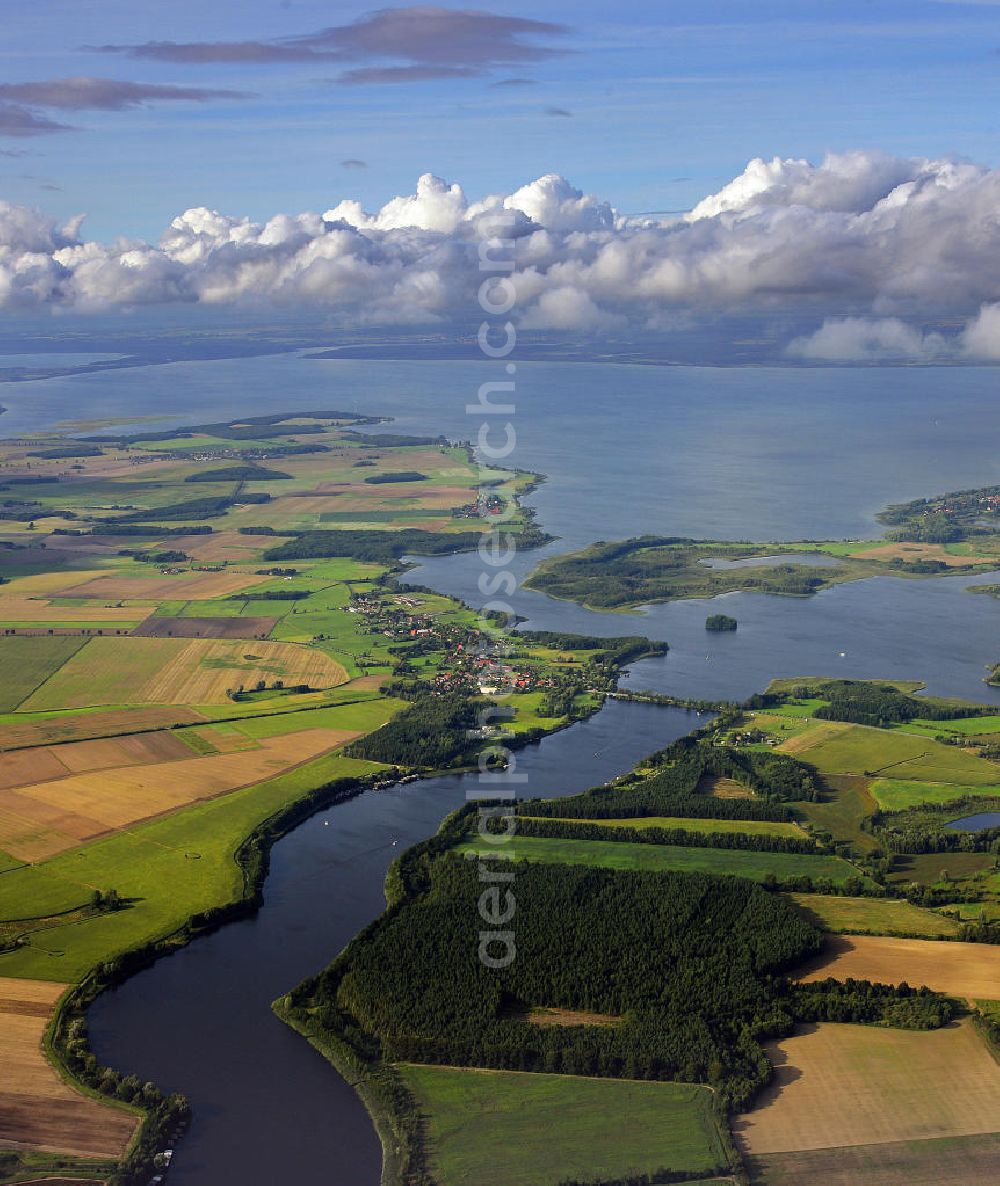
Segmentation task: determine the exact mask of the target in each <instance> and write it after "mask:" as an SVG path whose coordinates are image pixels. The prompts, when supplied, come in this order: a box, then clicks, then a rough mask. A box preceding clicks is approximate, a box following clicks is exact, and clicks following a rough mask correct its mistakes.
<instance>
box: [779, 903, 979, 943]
mask: <svg viewBox="0 0 1000 1186" xmlns="http://www.w3.org/2000/svg"><path fill="white" fill-rule="evenodd" d="M788 896H789V897H790V898H791V899H792V900H793V901H794V902H795V903H796V904H797V905H798V906H800V907H801V908H802V909H803V910H805V911H806V912H807V913H808V915H809V917H810V919H811V921H813V922H814V923H815V925H816V926H818V927H820V929H821V930H825V931H834V932H842V933H849V932H854V933H860V934H872V935H899V936H911V935H918V936H921V937H923V938H925V939H939V938H940V939H946V938H950V937H952V936H953V935H956V934H957V933H958V929H959V928H958V923H957V922H956V921H955V920H954V919H952V918H947V917H945V916H944V915H943V914H935V913H934V911H933V910H924V909H922V908H921V907H920V906H914V905H913V904H912V903H911V902H904V901H900V900H899V899H896V898H848V897H843V896H841V895H838V894H789V895H788Z"/></svg>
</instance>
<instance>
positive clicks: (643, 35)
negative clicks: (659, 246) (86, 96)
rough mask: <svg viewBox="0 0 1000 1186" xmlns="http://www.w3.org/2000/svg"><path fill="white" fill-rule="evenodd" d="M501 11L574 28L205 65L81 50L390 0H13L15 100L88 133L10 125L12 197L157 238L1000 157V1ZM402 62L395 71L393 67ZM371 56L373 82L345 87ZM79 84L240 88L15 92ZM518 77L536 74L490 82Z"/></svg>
mask: <svg viewBox="0 0 1000 1186" xmlns="http://www.w3.org/2000/svg"><path fill="white" fill-rule="evenodd" d="M450 7H451V8H452V9H454V10H460V8H461V6H459V5H452V6H450ZM487 8H488V11H490V12H492V13H494V14H496V15H497V16H498V17H513V18H520V19H524V20H534V21H538V22H541V23H542V24H551V25H557V26H563V27H564V29H565V31H563V32H553V33H548V32H539V33H532V32H528V33H525V34H521V35H517V36H515V37H514V38H513V40H514V41H515V42H518V43H520V45H521V46H523V47H526V50H525V52H523V53H522V54H520V55H519V53H518V49H517V48H516V46H515V47H514V48H513V49H512V50H510V51H509V52H507V53H506V54H505V53H504V47H503V46H502V45H497V47H496V48H497V53H498V56H500V57H501V58H502V57H504V56H506V57H508V58H509V59H511V60H509V61H507V62H503V61H500V62H497V63H492V64H491V63H489V62H485V63H484V62H482V61H481V56H482V55H481V54H480V53H479V52H478V51H479V50H480V49H481V48H482V47H481V46H479V45H475V46H471V47H470V46H468V45H462V44H455V45H452V46H449V44H448V43H447V42H448V38H447V35H446V34H445V35H442V36H441V37H440V38H434V36H433V34H432V38H433V39H434V40H439V41H440V42H441V44H439V45H438V47H437V60H436V61H434V60H430V61H429V60H428V51H433V50H434V47H433V46H429V47H428V46H417V47H416V52H417V53H418V60H417V61H416V62H413V61H411V60H407V59H406V58H405V57H404V56H402V54H400V55H399V56H389V55H390V52H391V51H392V50H394V49H395V50H399V51H405V49H406V45H405V42H406V35H405V30H402V31H400V33H399V34H398V36H397V41H396V42H391V41H388V39H387V38H386V39H383V41H382V42H381V43H380V42H379V41H378V40H377V39H376V38H370V39H369V40H370V42H374V44H367V45H366V44H365V43H364V41H363V39H362V44H361V45H359V46H356V47H355V48H354V49H353V50H352V49H351V48H350V47H344V46H341V47H340V52H341V53H344V52H346V53H347V54H348V55H351V54H353V57H352V56H348V57H345V58H344V59H343V60H338V59H337V57H336V56H334V53H330V56H328V57H323V56H321V55H322V52H323V49H327V52H328V53H329V51H330V47H324V46H320V47H319V52H318V53H317V52H316V51H315V50H314V51H313V52H314V57H313V58H312V59H309V58H305V60H292V61H288V60H282V58H281V56H280V55H279V54H278V53H275V54H274V55H273V60H270V61H267V60H257V61H247V60H236V61H232V60H230V61H224V60H223V61H218V60H216V61H200V62H199V61H191V60H183V55H178V56H180V57H181V59H182V60H169V58H168V59H167V60H163V59H161V58H156V57H134V56H131V55H130V54H129V53H127V52H117V53H108V52H105V53H99V52H94V51H93V50H92V49H91V50H88V49H87V48H86V47H88V46H90V47H103V46H111V45H118V46H129V45H133V46H143V45H145V44H147V43H150V42H168V41H172V42H176V43H182V44H183V43H220V42H221V43H233V42H237V43H238V42H253V41H258V42H273V43H276V46H277V48H280V45H281V43H284V45H286V46H287V45H288V44H289V42H288V41H287V40H286V39H293V38H300V37H307V36H308V35H311V34H316V33H317V32H318V31H320V30H323V29H329V28H331V27H335V26H345V25H346V26H349V25H351V24H352V23H353V22H356V21H359V20H360V21H362V22H363V21H365V20H366V18H367V19H368V20H369V21H370V20H371V14H372V13H373V12H376V11H377V9H376V8H375V7H374V6H369V5H364V4H361V5H359V4H353V3H338V2H333V3H329V2H327V3H318V2H316V0H278V2H273V0H212V2H211V3H206V2H205V0H171V2H170V3H169V4H164V3H154V2H152V0H35V2H33V3H30V4H14V3H9V4H5V5H4V10H5V11H4V36H3V46H2V48H0V55H2V59H0V60H2V72H0V77H2V79H3V82H4V84H5V85H6V89H4V88H3V87H0V104H2V103H4V102H5V101H6V103H7V104H8V105H17V106H19V107H20V108H22V109H27V110H29V111H30V112H33V113H36V114H37V116H38V118H39V120H40V122H43V123H44V122H53V123H57V124H63V125H67V126H71V127H73V128H74V129H78V130H74V131H66V132H43V133H42V134H39V135H0V151H4V152H11V151H13V152H23V153H25V154H26V155H24V156H16V157H0V179H2V183H0V192H2V195H3V197H4V198H6V199H7V200H8V201H11V202H18V203H27V204H31V205H40V206H42V207H43V208H44V209H46V210H48V211H51V212H52V213H53V214H55V215H56V216H58V217H63V218H65V217H69V216H70V215H71V214H75V213H78V212H81V211H86V212H87V214H88V224H87V225H88V233H89V234H92V235H94V236H96V237H99V238H107V237H109V236H111V235H114V234H128V235H137V236H142V237H144V238H149V237H153V236H156V235H158V234H159V233H160V231H161V230H162V229H163V227H164V226H165V225H166V224H167V223H168V222H169V220H170V219H171V218H172V217H173V216H174V215H175V214H176V213H177V212H178V211H180V210H184V209H186V208H188V207H191V206H201V205H205V206H209V207H212V208H215V209H219V210H222V211H225V212H227V213H230V214H234V215H249V216H251V217H253V218H258V219H263V218H267V217H268V216H270V215H271V214H273V213H274V212H275V211H279V210H281V211H295V212H297V211H301V210H318V209H325V208H327V207H329V206H331V205H335V204H336V202H337V201H338V200H340V199H341V198H343V197H352V198H358V199H360V200H361V201H362V202H363V203H365V204H366V205H370V206H374V205H381V204H382V203H383V202H384V201H386V200H387V199H388V198H390V197H392V196H393V195H395V194H403V193H409V192H411V190H412V188H413V185H414V183H415V181H416V179H417V177H418V176H419V175H420V174H422V173H426V172H432V173H436V174H438V175H439V176H442V177H444V178H447V179H448V180H452V181H454V180H457V181H460V182H461V184H462V185H463V187H464V188H465V190H466V192H467V193H468V194H470V196H479V195H481V194H483V193H486V192H489V191H491V190H511V189H515V188H517V186H519V185H522V184H524V183H525V182H527V181H530V180H532V179H534V178H535V177H538V176H540V175H542V174H545V173H550V172H556V173H560V174H562V175H563V176H565V177H567V178H569V179H570V180H571V181H572V182H573V183H574V184H575V185H577V186H579V187H580V188H582V189H583V190H585V191H587V192H593V193H597V194H600V195H601V196H602V197H603V198H605V199H606V200H608V201H609V202H611V203H612V204H613V205H614V206H615V207H616V208H617V209H619V210H621V211H624V212H629V213H635V212H644V211H662V210H680V209H685V208H688V207H690V206H693V205H694V204H695V203H696V202H697V201H699V200H700V199H701V198H702V197H703V196H704V195H705V194H707V193H710V192H712V191H714V190H716V189H718V188H719V187H720V186H721V185H722V184H723V183H724V182H726V181H727V180H729V179H730V178H731V177H733V176H735V175H736V174H737V173H739V172H740V171H741V170H742V168H743V167H744V165H745V164H746V162H747V161H748V160H749V159H750V158H752V157H755V156H764V157H770V156H773V155H776V154H777V155H780V156H792V157H796V156H806V157H810V158H817V157H821V156H822V155H823V153H824V152H826V151H829V150H835V151H838V150H848V149H859V148H875V149H879V150H881V151H883V152H888V153H892V154H898V155H904V156H908V155H920V156H939V155H944V154H958V155H960V156H965V157H969V158H971V159H974V160H977V161H980V162H983V163H985V164H990V165H996V164H1000V5H995V4H991V3H942V2H939V0H905V2H903V3H895V2H892V3H887V2H882V0H866V2H863V3H858V2H856V0H838V2H837V3H830V2H829V0H819V2H816V0H785V2H777V3H776V2H774V0H755V2H754V3H748V2H747V0H699V2H697V3H691V2H688V0H646V2H644V3H636V2H635V0H624V2H618V3H615V4H609V3H607V2H606V0H601V2H600V3H595V2H594V0H582V2H578V3H573V4H569V3H566V2H553V0H535V2H534V3H532V4H531V5H528V4H525V3H514V4H511V3H503V2H495V3H492V4H489V5H488V6H487ZM397 23H399V22H397ZM486 34H487V37H488V34H489V30H488V29H487V30H486ZM387 42H388V44H387ZM380 50H384V51H386V52H384V53H381V52H379V51H380ZM421 53H422V55H423V59H424V60H423V61H421V60H419V55H421ZM546 54H551V56H545V55H546ZM536 55H537V56H536ZM519 56H520V60H518V58H519ZM413 66H416V67H417V69H418V70H419V68H420V67H423V68H424V69H425V70H426V69H427V67H428V66H431V67H433V66H436V67H438V68H451V69H453V70H456V71H461V70H463V69H464V70H468V71H469V74H468V75H464V76H463V75H462V74H457V75H455V76H451V77H444V78H435V77H426V78H420V77H419V75H418V77H416V78H414V77H412V76H411V75H408V74H407V73H406V70H405V68H406V67H413ZM399 67H404V71H403V73H402V74H397V75H396V76H393V75H392V74H391V73H390V74H388V75H387V74H386V73H385V70H386V69H388V70H389V71H390V72H391V71H392V70H394V69H395V70H398V68H399ZM364 70H370V71H372V72H373V73H372V75H371V76H370V77H371V79H372V80H371V81H358V82H355V83H354V84H353V85H351V84H350V83H349V82H345V81H344V77H345V75H350V74H351V73H352V72H354V73H356V72H358V71H364ZM428 72H429V73H430V72H431V71H428ZM412 73H416V72H415V71H411V74H412ZM80 77H86V78H99V79H111V80H115V81H121V82H128V83H133V84H140V85H141V86H154V87H178V88H189V89H193V90H209V91H212V90H215V91H234V92H243V93H244V96H245V97H226V96H219V97H215V98H213V97H207V98H203V99H194V100H187V99H184V98H177V97H175V98H171V99H163V98H160V99H157V98H155V97H154V98H151V99H149V100H145V101H144V102H143V104H142V105H139V106H134V107H129V108H126V109H124V110H100V109H96V110H95V109H88V108H87V107H86V106H79V107H77V108H74V106H73V96H69V97H67V98H66V99H65V100H64V101H66V102H68V103H69V104H70V106H63V107H46V106H44V105H41V106H37V107H36V106H34V105H33V104H32V103H30V102H26V101H24V99H23V98H22V97H21V94H20V93H19V92H18V91H17V90H16V87H17V86H18V85H19V84H33V83H39V82H46V81H51V80H56V79H67V78H80ZM387 77H394V80H393V81H384V79H385V78H387ZM514 79H525V80H531V81H530V83H528V82H526V83H525V84H524V85H515V86H498V85H496V84H497V83H502V82H505V81H507V82H509V81H510V80H514ZM338 80H339V81H338ZM12 86H13V87H14V88H15V89H14V90H11V89H10V88H11V87H12ZM26 97H27V98H29V99H30V98H32V97H38V96H32V95H31V93H30V92H28V94H27V96H26ZM40 97H41V98H43V99H44V98H45V97H46V96H45V95H44V93H43V94H42V95H41V96H40ZM84 101H85V100H83V99H81V100H80V102H81V103H82V102H84ZM564 112H565V113H566V114H561V113H564ZM4 126H5V125H4V121H3V119H2V109H0V130H2V129H3V127H4ZM343 162H364V164H363V165H362V164H360V163H358V164H353V165H351V164H348V165H345V164H344V163H343ZM57 187H58V188H57Z"/></svg>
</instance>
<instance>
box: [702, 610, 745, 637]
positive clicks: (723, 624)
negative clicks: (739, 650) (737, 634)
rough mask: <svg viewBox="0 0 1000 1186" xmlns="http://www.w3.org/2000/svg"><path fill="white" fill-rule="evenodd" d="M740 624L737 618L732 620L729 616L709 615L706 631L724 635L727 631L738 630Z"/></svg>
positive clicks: (706, 621) (706, 620)
mask: <svg viewBox="0 0 1000 1186" xmlns="http://www.w3.org/2000/svg"><path fill="white" fill-rule="evenodd" d="M738 625H739V623H738V622H737V621H736V619H735V618H731V617H730V616H729V615H728V614H709V616H708V617H707V618H706V619H705V629H706V630H711V631H712V632H713V633H716V634H724V633H725V632H726V631H733V630H735V629H736V628H737V626H738Z"/></svg>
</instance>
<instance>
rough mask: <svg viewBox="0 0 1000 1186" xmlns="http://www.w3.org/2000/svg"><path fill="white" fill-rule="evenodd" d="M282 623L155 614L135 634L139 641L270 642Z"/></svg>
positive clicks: (273, 619)
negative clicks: (278, 625)
mask: <svg viewBox="0 0 1000 1186" xmlns="http://www.w3.org/2000/svg"><path fill="white" fill-rule="evenodd" d="M277 621H278V619H277V618H276V617H274V618H262V617H253V618H251V617H243V616H242V615H237V616H233V617H228V616H226V617H221V616H220V617H213V618H189V617H183V616H182V617H177V618H171V617H167V616H166V615H162V616H161V615H159V614H152V615H151V616H150V617H148V618H147V619H146V620H145V622H143V623H142V625H141V626H139V627H138V628H137V629H136V630H135V631H133V634H134V635H135V637H138V638H266V637H267V636H268V635H269V634H270V633H271V631H272V630H273V629H274V626H275V623H276V622H277Z"/></svg>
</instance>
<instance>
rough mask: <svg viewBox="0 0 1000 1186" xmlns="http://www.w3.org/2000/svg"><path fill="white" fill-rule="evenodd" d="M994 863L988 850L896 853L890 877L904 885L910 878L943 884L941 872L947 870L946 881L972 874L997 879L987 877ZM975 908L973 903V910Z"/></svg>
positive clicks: (965, 878) (964, 879) (921, 881)
mask: <svg viewBox="0 0 1000 1186" xmlns="http://www.w3.org/2000/svg"><path fill="white" fill-rule="evenodd" d="M995 864H996V857H995V856H994V855H993V854H992V853H989V852H935V853H921V854H919V855H917V856H898V857H896V866H895V868H894V869H893V871H892V873H891V874H890V876H889V880H890V881H891V882H893V883H894V884H896V885H907V884H909V883H910V882H911V881H917V882H919V883H920V884H921V885H943V884H945V879H944V877H943V876H942V874H944V873H947V875H948V882H949V883H953V882H962V881H969V880H972V879H974V878H981V879H983V880H987V879H989V880H992V881H994V882H996V881H998V880H1000V878H998V877H997V876H995V875H994V876H993V877H992V878H989V875H990V874H991V873H993V868H994V866H995ZM978 909H979V906H978V904H976V905H975V910H974V911H973V914H975V913H976V912H978Z"/></svg>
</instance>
